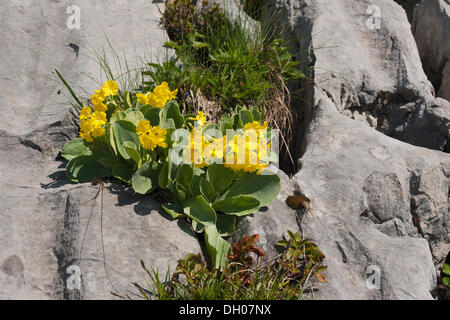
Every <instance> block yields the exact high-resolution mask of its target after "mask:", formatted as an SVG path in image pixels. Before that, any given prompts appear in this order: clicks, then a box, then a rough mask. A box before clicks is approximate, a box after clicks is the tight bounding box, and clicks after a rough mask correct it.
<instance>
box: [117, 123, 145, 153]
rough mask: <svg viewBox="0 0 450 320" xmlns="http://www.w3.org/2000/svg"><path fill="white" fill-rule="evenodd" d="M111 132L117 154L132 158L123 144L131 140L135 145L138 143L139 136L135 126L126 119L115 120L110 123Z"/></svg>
mask: <svg viewBox="0 0 450 320" xmlns="http://www.w3.org/2000/svg"><path fill="white" fill-rule="evenodd" d="M111 127H112V132H113V134H114V141H115V145H116V148H117V151H118V152H119V154H120V155H121V156H122V157H123V158H124V159H125V160H132V157H131V156H130V155H129V154H128V152H127V150H126V149H125V148H124V146H123V144H124V142H126V141H131V142H133V143H134V144H135V145H136V146H138V145H139V137H138V135H137V134H136V126H135V125H134V124H133V123H131V122H129V121H126V120H117V121H116V122H114V123H112V124H111Z"/></svg>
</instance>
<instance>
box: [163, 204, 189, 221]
mask: <svg viewBox="0 0 450 320" xmlns="http://www.w3.org/2000/svg"><path fill="white" fill-rule="evenodd" d="M161 207H162V208H163V209H164V211H165V212H167V213H168V214H169V215H170V216H171V217H172V219H179V218H183V217H185V216H186V215H185V214H184V213H183V207H182V206H181V205H179V204H178V203H164V204H162V205H161Z"/></svg>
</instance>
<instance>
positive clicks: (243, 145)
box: [184, 111, 270, 174]
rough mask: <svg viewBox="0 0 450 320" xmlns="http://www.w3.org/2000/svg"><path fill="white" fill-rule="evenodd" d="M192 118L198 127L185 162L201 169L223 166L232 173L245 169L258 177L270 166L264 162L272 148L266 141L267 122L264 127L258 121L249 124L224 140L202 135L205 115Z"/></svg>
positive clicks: (186, 153)
mask: <svg viewBox="0 0 450 320" xmlns="http://www.w3.org/2000/svg"><path fill="white" fill-rule="evenodd" d="M190 119H192V120H195V121H196V122H197V126H196V127H194V128H193V129H192V130H191V132H190V136H189V143H188V145H187V146H186V148H185V153H184V160H185V161H187V162H189V163H192V164H193V165H194V166H196V167H198V168H203V167H205V166H208V165H210V164H212V163H223V165H224V166H225V167H228V168H231V169H233V171H240V170H243V171H245V172H256V173H257V174H260V173H261V171H262V170H263V169H264V168H266V167H267V166H268V163H265V162H263V161H262V160H263V159H264V158H265V157H266V156H267V154H268V151H269V149H270V143H267V140H266V130H267V123H266V122H264V124H263V125H260V124H259V123H258V122H257V121H253V122H250V123H247V124H246V125H245V126H244V130H242V131H241V132H237V133H236V134H234V135H233V136H232V137H229V136H226V135H225V136H223V137H221V138H211V137H210V138H208V137H207V136H205V135H204V134H203V132H202V127H203V126H204V125H205V123H206V118H205V115H204V113H203V112H201V111H200V112H199V113H198V114H197V116H196V117H195V118H190Z"/></svg>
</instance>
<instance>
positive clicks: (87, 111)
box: [80, 106, 91, 120]
mask: <svg viewBox="0 0 450 320" xmlns="http://www.w3.org/2000/svg"><path fill="white" fill-rule="evenodd" d="M90 117H91V108H89V107H86V106H85V107H83V109H81V111H80V120H86V119H89V118H90Z"/></svg>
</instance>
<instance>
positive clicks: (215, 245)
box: [61, 80, 280, 268]
mask: <svg viewBox="0 0 450 320" xmlns="http://www.w3.org/2000/svg"><path fill="white" fill-rule="evenodd" d="M176 95H177V90H173V91H171V90H170V88H169V86H168V84H167V83H166V82H163V83H162V84H160V85H159V86H157V87H156V88H155V89H154V90H153V91H152V92H147V93H143V92H128V91H125V92H124V93H120V91H119V88H118V85H117V83H116V82H115V81H110V80H109V81H106V82H105V84H104V85H103V86H102V87H101V88H100V90H95V94H94V95H92V96H91V99H90V100H91V106H84V107H83V108H82V109H81V111H80V137H78V138H75V139H73V140H72V141H70V142H68V143H67V144H66V145H65V146H64V147H63V149H62V152H61V154H62V156H63V157H64V158H66V159H67V160H68V161H69V163H68V164H67V176H68V177H69V178H70V179H71V180H72V181H73V182H88V181H92V180H93V179H94V178H101V177H115V178H117V179H119V180H121V181H123V182H124V183H126V184H131V185H132V187H133V189H134V190H135V192H137V193H140V194H148V193H151V192H153V191H155V190H156V189H160V190H162V192H163V193H164V194H165V196H166V198H167V202H166V203H164V204H162V207H163V209H164V210H165V211H166V212H167V213H168V214H169V215H170V216H171V217H172V218H174V219H178V218H184V217H188V218H189V219H190V220H191V221H192V227H193V229H194V230H195V231H196V232H198V233H204V235H205V244H206V248H207V252H208V254H209V256H210V258H211V259H212V261H213V262H214V266H215V267H217V268H219V267H221V266H223V264H224V263H225V261H226V259H225V257H226V255H227V254H228V251H229V249H230V245H229V244H228V242H227V241H226V240H225V239H224V237H227V236H230V235H231V234H233V233H234V230H235V224H236V219H237V218H238V217H242V216H245V215H248V214H251V213H254V212H256V211H258V209H259V208H260V207H262V206H266V205H268V204H269V203H270V202H272V201H273V200H274V199H275V197H276V196H277V195H278V193H279V191H280V178H279V177H278V175H276V174H275V173H273V172H271V171H270V170H269V169H267V166H268V163H269V162H270V161H277V160H276V156H275V155H274V152H273V151H272V150H271V146H270V141H271V140H272V138H273V136H274V131H272V130H271V129H270V128H268V127H267V123H266V122H262V119H261V115H260V113H259V112H258V111H257V110H256V109H252V110H247V109H244V108H239V107H238V108H237V109H236V110H237V112H236V113H235V114H233V115H231V116H223V117H222V118H221V120H220V121H219V122H218V123H216V124H214V123H210V122H208V121H207V119H206V116H205V114H204V113H203V112H201V111H200V112H198V114H196V115H195V114H186V115H182V114H181V113H180V108H179V106H178V104H177V103H176V102H175V101H174V100H173V99H174V98H175V97H176Z"/></svg>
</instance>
